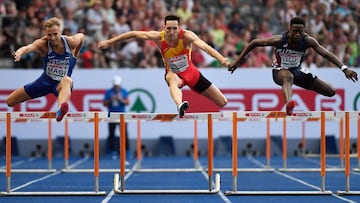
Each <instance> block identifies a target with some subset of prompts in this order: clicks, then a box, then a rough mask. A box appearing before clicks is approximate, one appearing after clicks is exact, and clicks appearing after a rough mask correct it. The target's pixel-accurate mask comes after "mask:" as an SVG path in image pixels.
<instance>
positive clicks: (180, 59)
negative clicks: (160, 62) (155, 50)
mask: <svg viewBox="0 0 360 203" xmlns="http://www.w3.org/2000/svg"><path fill="white" fill-rule="evenodd" d="M167 64H168V65H169V68H170V70H171V71H172V72H174V73H178V72H183V71H184V70H186V69H187V68H188V67H189V63H188V57H187V55H185V54H184V55H180V56H175V57H170V58H167Z"/></svg>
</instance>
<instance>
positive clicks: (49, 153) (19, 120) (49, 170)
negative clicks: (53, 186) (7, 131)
mask: <svg viewBox="0 0 360 203" xmlns="http://www.w3.org/2000/svg"><path fill="white" fill-rule="evenodd" d="M4 115H5V114H3V116H0V117H3V118H0V121H1V122H6V119H5V116H4ZM52 117H53V118H55V113H51V112H46V113H44V115H43V116H42V118H52ZM30 121H31V122H33V121H40V122H47V123H48V149H47V161H48V167H47V169H46V168H44V169H12V170H11V171H12V172H13V173H54V172H56V169H53V168H52V120H51V119H35V118H33V119H30V118H17V119H14V121H13V122H16V123H26V122H30ZM5 172H6V169H0V173H5Z"/></svg>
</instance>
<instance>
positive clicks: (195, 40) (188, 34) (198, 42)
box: [184, 30, 230, 67]
mask: <svg viewBox="0 0 360 203" xmlns="http://www.w3.org/2000/svg"><path fill="white" fill-rule="evenodd" d="M184 37H185V38H186V40H187V41H188V42H189V43H192V44H194V45H195V46H197V47H199V48H200V49H202V50H203V51H205V52H206V53H208V54H209V55H210V56H212V57H214V58H216V59H217V60H218V61H219V62H220V63H221V65H223V66H226V67H228V66H229V65H230V62H229V59H228V58H225V57H224V56H223V55H221V54H220V53H219V52H218V51H216V50H215V49H214V48H212V47H211V46H210V45H208V44H207V43H206V42H204V41H203V40H202V39H200V38H199V37H198V36H197V35H196V34H195V33H194V32H192V31H189V30H186V31H185V34H184Z"/></svg>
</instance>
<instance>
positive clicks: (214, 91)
mask: <svg viewBox="0 0 360 203" xmlns="http://www.w3.org/2000/svg"><path fill="white" fill-rule="evenodd" d="M201 95H204V96H205V97H207V98H208V99H210V100H211V101H213V102H214V103H215V104H217V105H218V106H220V107H224V106H225V105H226V104H227V103H228V101H227V99H226V97H225V96H224V94H223V93H222V92H221V91H220V90H219V89H218V88H217V87H216V86H215V85H214V84H211V85H210V87H208V88H207V89H206V90H205V91H204V92H202V93H201Z"/></svg>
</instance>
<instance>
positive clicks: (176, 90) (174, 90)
mask: <svg viewBox="0 0 360 203" xmlns="http://www.w3.org/2000/svg"><path fill="white" fill-rule="evenodd" d="M165 79H166V81H167V83H168V85H169V91H170V95H171V98H172V99H173V100H174V102H175V104H176V106H179V105H180V104H181V103H182V92H181V89H180V87H181V84H182V81H181V79H180V78H179V76H178V75H176V74H175V73H173V72H171V71H169V72H168V73H167V74H166V76H165Z"/></svg>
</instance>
